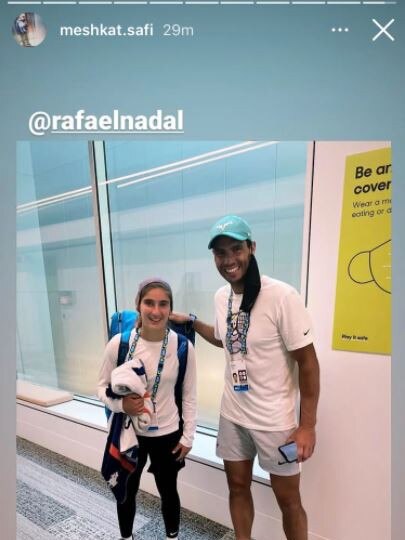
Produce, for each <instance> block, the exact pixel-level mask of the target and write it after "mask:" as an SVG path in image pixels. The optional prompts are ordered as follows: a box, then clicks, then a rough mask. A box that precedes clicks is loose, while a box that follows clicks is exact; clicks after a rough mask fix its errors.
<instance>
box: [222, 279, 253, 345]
mask: <svg viewBox="0 0 405 540" xmlns="http://www.w3.org/2000/svg"><path fill="white" fill-rule="evenodd" d="M232 301H233V290H232V287H231V292H230V295H229V298H228V312H227V315H226V348H227V350H228V352H229V354H236V353H238V352H240V353H241V354H247V345H246V338H247V333H248V330H249V323H250V313H246V312H245V311H241V310H239V311H238V313H237V314H235V315H236V316H233V315H232Z"/></svg>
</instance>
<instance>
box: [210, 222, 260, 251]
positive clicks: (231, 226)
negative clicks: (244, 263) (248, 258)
mask: <svg viewBox="0 0 405 540" xmlns="http://www.w3.org/2000/svg"><path fill="white" fill-rule="evenodd" d="M210 234H211V240H210V243H209V244H208V249H211V248H212V244H213V243H214V240H215V239H216V238H218V236H229V237H230V238H234V239H235V240H239V241H241V242H243V241H244V240H251V239H252V231H251V229H250V227H249V224H248V223H247V222H246V221H245V220H244V219H242V218H241V217H239V216H234V215H228V216H224V217H222V218H221V219H219V220H218V221H217V222H216V223H215V224H214V225H213V226H212V228H211V231H210Z"/></svg>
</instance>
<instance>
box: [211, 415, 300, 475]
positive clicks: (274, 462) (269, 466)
mask: <svg viewBox="0 0 405 540" xmlns="http://www.w3.org/2000/svg"><path fill="white" fill-rule="evenodd" d="M294 430H295V428H293V429H288V430H287V431H259V430H257V429H248V428H245V427H242V426H238V425H237V424H234V423H233V422H231V421H230V420H227V419H226V418H223V417H222V416H221V417H220V419H219V429H218V439H217V452H216V453H217V456H218V457H220V458H222V459H224V460H226V461H244V460H246V459H254V458H255V457H256V455H257V456H258V459H259V465H260V467H261V468H262V469H263V470H265V471H267V472H269V473H271V474H276V475H278V476H293V475H295V474H299V473H300V470H301V468H300V465H299V464H298V463H284V464H282V465H280V464H279V462H281V461H284V459H283V457H282V455H281V454H280V452H279V450H278V447H279V446H281V445H282V444H285V443H286V442H287V441H288V440H289V439H288V438H289V436H290V434H291V433H292V432H293V431H294Z"/></svg>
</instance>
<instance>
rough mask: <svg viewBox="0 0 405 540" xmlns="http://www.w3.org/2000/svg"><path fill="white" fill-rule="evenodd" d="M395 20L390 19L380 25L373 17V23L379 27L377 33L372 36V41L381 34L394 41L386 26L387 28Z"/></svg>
mask: <svg viewBox="0 0 405 540" xmlns="http://www.w3.org/2000/svg"><path fill="white" fill-rule="evenodd" d="M394 21H395V19H391V20H390V22H388V23H387V24H386V25H385V26H382V25H381V24H380V23H379V22H378V21H376V20H375V19H373V23H374V24H375V25H376V26H378V28H379V29H380V31H379V32H378V34H376V35H375V36H374V37H373V41H375V40H376V39H378V38H379V37H380V36H381V35H383V34H385V35H386V36H387V38H389V39H390V40H391V41H395V39H394V37H393V36H391V34H390V33H389V32H387V28H389V27H390V26H391V24H392V23H393V22H394Z"/></svg>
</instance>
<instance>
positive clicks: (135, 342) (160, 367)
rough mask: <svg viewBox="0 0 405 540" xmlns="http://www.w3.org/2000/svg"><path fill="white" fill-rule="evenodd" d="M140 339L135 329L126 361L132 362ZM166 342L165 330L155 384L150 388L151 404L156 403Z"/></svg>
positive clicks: (137, 330)
mask: <svg viewBox="0 0 405 540" xmlns="http://www.w3.org/2000/svg"><path fill="white" fill-rule="evenodd" d="M140 337H141V333H140V331H139V328H137V329H136V330H135V336H134V339H133V340H132V343H131V347H130V349H129V353H128V360H132V358H133V356H134V352H135V348H136V345H137V343H138V341H139V338H140ZM168 341H169V329H168V328H166V331H165V335H164V337H163V342H162V348H161V349H160V356H159V363H158V367H157V372H156V376H155V382H154V383H153V388H152V395H151V399H152V402H153V403H155V402H156V394H157V391H158V388H159V383H160V376H161V374H162V371H163V366H164V363H165V358H166V352H167V343H168Z"/></svg>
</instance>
